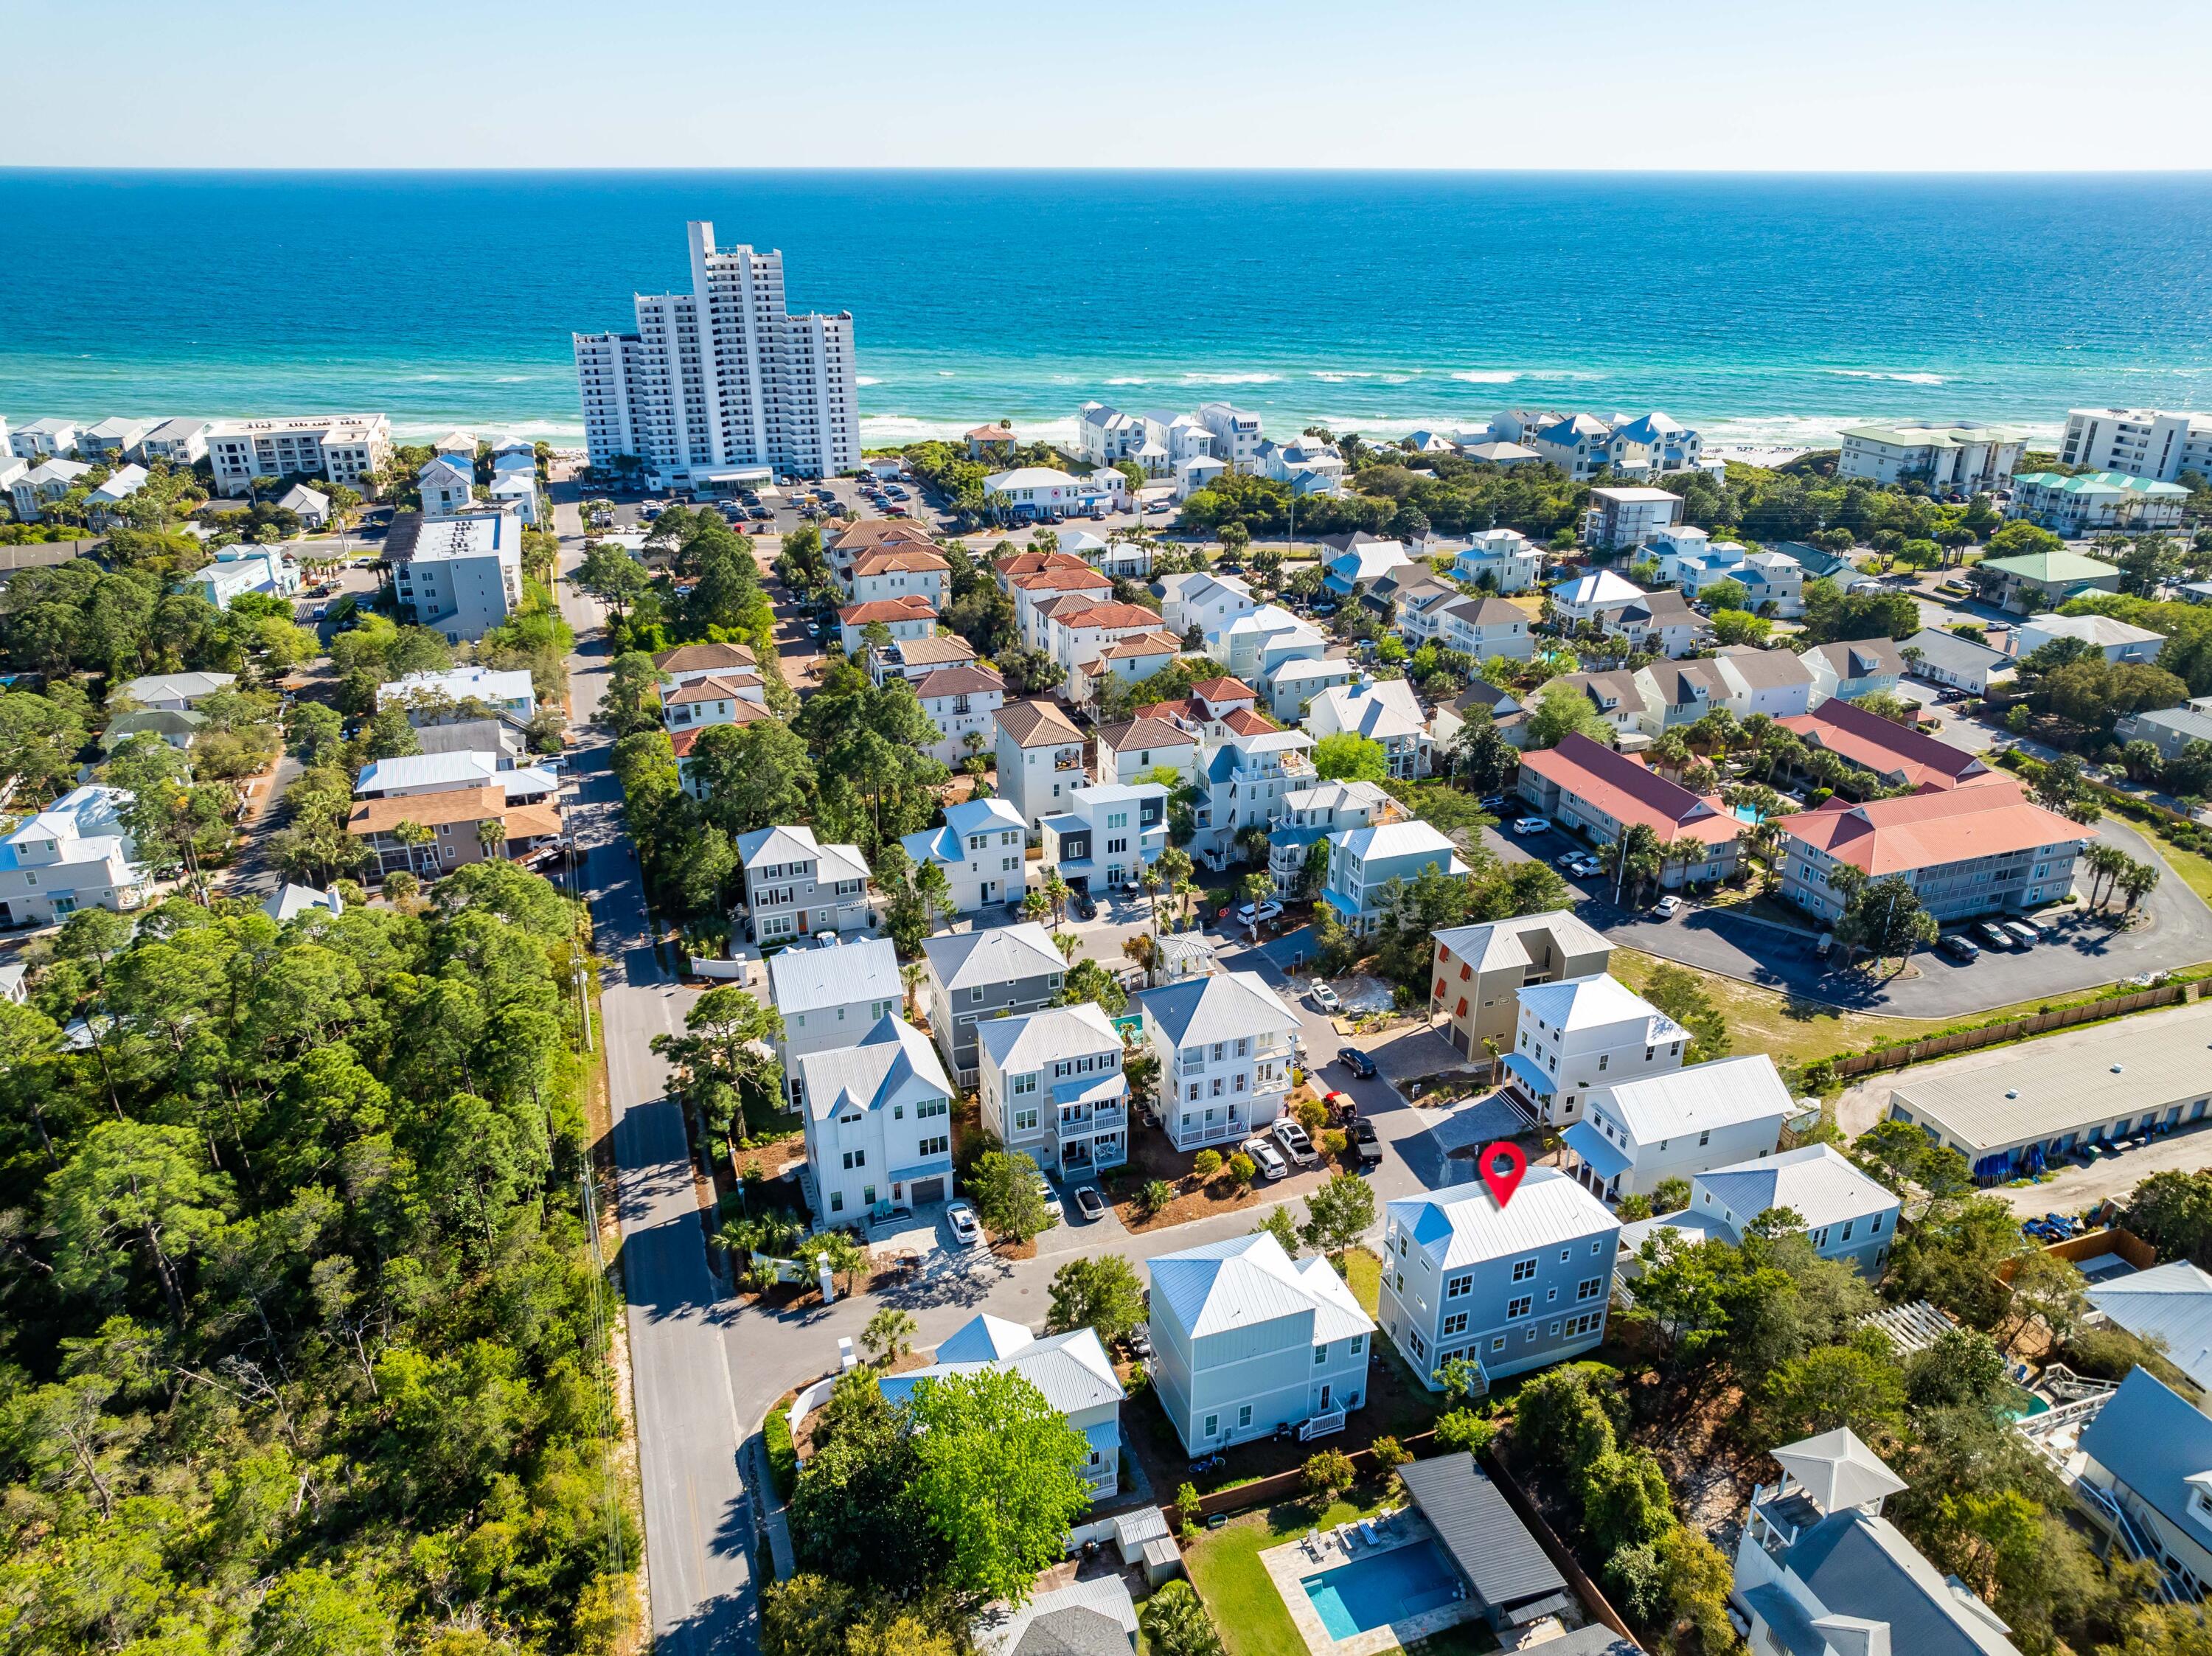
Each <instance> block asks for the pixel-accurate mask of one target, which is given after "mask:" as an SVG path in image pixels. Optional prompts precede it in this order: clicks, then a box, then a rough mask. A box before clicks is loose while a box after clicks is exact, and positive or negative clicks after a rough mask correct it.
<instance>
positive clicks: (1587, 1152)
mask: <svg viewBox="0 0 2212 1656" xmlns="http://www.w3.org/2000/svg"><path fill="white" fill-rule="evenodd" d="M1559 1138H1560V1141H1561V1142H1562V1143H1565V1145H1566V1147H1567V1148H1568V1149H1571V1150H1572V1151H1573V1152H1574V1153H1575V1154H1576V1155H1577V1156H1580V1157H1582V1159H1583V1161H1584V1162H1587V1163H1589V1165H1590V1166H1591V1167H1593V1168H1596V1169H1597V1174H1598V1177H1600V1178H1601V1179H1605V1180H1613V1179H1617V1178H1619V1177H1620V1175H1621V1174H1624V1173H1626V1172H1627V1171H1628V1170H1629V1169H1630V1168H1632V1167H1634V1166H1635V1165H1636V1164H1635V1163H1634V1162H1631V1161H1630V1160H1629V1159H1628V1158H1627V1157H1626V1156H1624V1155H1622V1154H1621V1151H1620V1145H1618V1144H1616V1143H1613V1141H1612V1140H1611V1139H1609V1138H1607V1137H1606V1136H1605V1135H1604V1134H1603V1133H1601V1132H1600V1131H1598V1130H1597V1129H1596V1128H1595V1127H1593V1126H1592V1125H1590V1124H1589V1122H1587V1121H1577V1122H1576V1123H1575V1125H1573V1126H1571V1127H1570V1128H1568V1129H1567V1130H1566V1131H1565V1132H1563V1133H1561V1134H1560V1135H1559Z"/></svg>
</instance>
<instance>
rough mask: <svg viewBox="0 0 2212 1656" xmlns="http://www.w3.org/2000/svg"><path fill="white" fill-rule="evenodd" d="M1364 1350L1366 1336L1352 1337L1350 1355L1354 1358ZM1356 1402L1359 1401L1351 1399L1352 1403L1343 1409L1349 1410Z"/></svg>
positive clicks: (1356, 1335)
mask: <svg viewBox="0 0 2212 1656" xmlns="http://www.w3.org/2000/svg"><path fill="white" fill-rule="evenodd" d="M1366 1349H1367V1336H1366V1335H1364V1334H1354V1335H1353V1336H1352V1356H1355V1357H1356V1356H1358V1355H1359V1354H1360V1353H1361V1352H1363V1351H1364V1350H1366ZM1358 1401H1359V1399H1358V1398H1352V1403H1347V1404H1345V1407H1346V1408H1347V1409H1349V1408H1351V1407H1352V1404H1356V1403H1358Z"/></svg>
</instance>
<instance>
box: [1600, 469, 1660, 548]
mask: <svg viewBox="0 0 2212 1656" xmlns="http://www.w3.org/2000/svg"><path fill="white" fill-rule="evenodd" d="M1681 520H1682V497H1681V496H1680V495H1679V494H1672V493H1670V492H1668V490H1666V489H1663V488H1649V487H1645V486H1642V485H1634V486H1631V487H1628V488H1593V489H1592V490H1590V494H1589V510H1588V511H1587V512H1585V513H1583V544H1585V545H1587V546H1594V547H1597V548H1600V549H1609V550H1613V551H1620V550H1622V549H1625V548H1628V547H1632V546H1641V545H1643V544H1644V542H1646V541H1648V540H1650V538H1651V537H1653V536H1654V535H1656V534H1657V533H1658V532H1659V531H1661V530H1662V529H1666V528H1668V527H1669V526H1670V525H1674V524H1678V523H1680V521H1681Z"/></svg>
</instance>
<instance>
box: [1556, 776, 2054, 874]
mask: <svg viewBox="0 0 2212 1656" xmlns="http://www.w3.org/2000/svg"><path fill="white" fill-rule="evenodd" d="M1522 762H1523V763H1526V762H1527V761H1522ZM1781 828H1782V832H1783V833H1784V834H1785V835H1786V836H1788V837H1789V838H1790V839H1792V840H1802V841H1803V842H1804V843H1805V844H1806V845H1808V846H1814V847H1817V848H1818V849H1819V850H1820V851H1823V852H1826V853H1827V854H1828V855H1829V856H1830V857H1832V858H1835V859H1836V860H1837V861H1838V862H1844V863H1849V864H1850V865H1851V866H1852V867H1853V868H1856V869H1857V870H1860V871H1861V872H1863V873H1864V874H1866V875H1868V876H1869V877H1871V878H1875V879H1880V878H1881V877H1883V876H1885V875H1889V874H1910V873H1913V872H1915V871H1917V870H1922V869H1928V868H1937V867H1941V866H1942V865H1943V864H1947V863H1967V862H1974V861H1978V860H1979V859H1981V858H1986V857H2003V856H2008V855H2010V854H2012V853H2014V852H2024V851H2035V850H2038V849H2040V848H2042V847H2044V846H2059V845H2069V844H2070V845H2076V846H2078V845H2081V844H2085V843H2087V841H2089V840H2093V839H2095V838H2096V837H2097V835H2096V830H2095V829H2093V828H2085V827H2083V826H2082V825H2081V823H2079V822H2073V821H2071V820H2069V818H2067V817H2063V816H2060V815H2059V814H2058V813H2057V811H2055V810H2045V809H2044V808H2043V807H2042V806H2041V805H2039V804H2035V803H2034V802H2033V801H2032V800H2031V799H2029V798H2028V797H2027V794H2026V793H2025V792H2022V791H2021V786H2020V784H2019V783H2017V782H2014V781H2010V780H2007V779H1996V780H1993V781H1990V782H1988V783H1984V784H1980V785H1978V786H1973V787H1964V788H1948V789H1942V790H1938V791H1931V792H1926V793H1913V794H1906V795H1904V796H1902V797H1900V798H1895V799H1874V800H1869V802H1867V803H1866V804H1863V805H1853V804H1846V803H1844V801H1842V800H1838V799H1831V800H1830V801H1829V802H1828V803H1827V804H1825V805H1823V806H1821V807H1820V809H1819V810H1807V811H1800V812H1799V813H1798V814H1797V815H1796V816H1785V817H1784V818H1782V819H1781Z"/></svg>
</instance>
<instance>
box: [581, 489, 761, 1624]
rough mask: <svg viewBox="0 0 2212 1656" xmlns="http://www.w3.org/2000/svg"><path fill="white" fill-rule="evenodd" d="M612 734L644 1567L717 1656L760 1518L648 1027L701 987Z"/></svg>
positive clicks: (605, 925)
mask: <svg viewBox="0 0 2212 1656" xmlns="http://www.w3.org/2000/svg"><path fill="white" fill-rule="evenodd" d="M556 525H557V526H558V527H559V529H560V530H561V531H562V570H563V573H566V571H567V570H568V568H570V567H573V566H574V563H575V562H576V561H579V560H580V556H581V552H580V544H579V543H577V542H576V541H575V540H574V537H576V536H578V534H579V532H580V527H581V525H580V523H579V521H578V519H577V518H576V515H575V508H574V507H573V506H568V505H562V506H560V507H556ZM561 600H562V613H563V614H564V615H566V616H567V617H568V622H569V624H570V625H571V626H572V627H573V628H574V629H575V633H576V637H577V649H576V652H575V654H574V655H573V656H572V657H571V658H569V663H568V682H569V688H570V695H571V699H572V713H571V722H572V723H573V724H574V725H575V726H576V728H578V729H579V730H582V729H584V727H585V726H586V724H587V722H588V721H589V719H591V717H592V713H593V712H594V711H595V710H596V708H597V707H598V706H599V696H600V694H601V691H602V690H603V689H604V688H605V677H606V669H607V654H606V643H605V633H604V632H603V631H602V630H601V616H600V614H599V607H598V605H596V604H593V603H592V600H591V599H589V598H588V597H586V596H585V595H584V594H582V593H580V592H578V591H574V590H573V589H572V588H570V587H569V586H568V585H567V584H566V583H565V582H564V583H563V584H562V588H561ZM608 754H609V749H608V744H607V743H606V740H605V735H604V733H599V732H594V733H592V734H590V735H589V736H587V737H586V743H585V745H584V746H583V747H582V748H581V749H579V750H576V751H575V752H574V754H573V755H572V758H573V763H574V768H575V770H576V772H577V773H578V776H579V780H580V789H579V792H578V794H577V796H576V797H575V798H574V799H573V800H572V802H571V804H570V805H569V810H568V821H569V824H570V826H571V828H572V829H573V830H574V834H575V836H576V839H577V841H578V844H579V845H580V846H582V847H584V848H585V849H586V860H585V866H584V876H583V879H584V884H585V886H586V889H587V891H588V894H589V896H590V901H591V905H592V922H593V926H594V935H595V940H596V943H597V945H598V949H599V954H600V955H601V957H602V958H603V959H604V960H605V961H606V965H605V968H604V970H603V972H602V974H601V979H600V983H601V996H600V1018H601V1024H600V1038H601V1040H602V1041H603V1042H604V1044H605V1052H606V1057H607V1083H608V1094H609V1103H610V1108H611V1113H612V1119H613V1136H614V1151H615V1159H616V1163H617V1168H618V1169H619V1187H620V1199H619V1210H618V1213H619V1218H620V1222H621V1227H622V1238H623V1241H622V1264H623V1285H624V1288H625V1290H626V1293H627V1295H628V1299H629V1344H630V1365H631V1372H632V1377H633V1378H632V1385H633V1389H634V1392H635V1399H636V1406H637V1448H638V1468H639V1475H640V1479H641V1483H642V1485H643V1491H644V1504H645V1538H646V1545H645V1552H646V1574H647V1584H648V1586H649V1588H650V1590H651V1594H652V1604H653V1640H654V1646H655V1648H656V1649H658V1650H660V1651H664V1652H674V1653H685V1656H695V1653H696V1656H707V1653H726V1652H740V1651H750V1650H751V1649H752V1648H754V1643H755V1641H754V1623H755V1618H756V1616H757V1598H756V1596H755V1593H754V1591H753V1580H752V1570H751V1563H750V1554H749V1552H748V1550H747V1548H748V1544H749V1541H750V1536H751V1532H752V1528H753V1522H752V1514H751V1512H750V1507H748V1505H747V1500H746V1494H745V1488H744V1480H743V1478H742V1477H741V1476H740V1475H739V1471H738V1459H737V1453H738V1442H739V1436H738V1422H737V1418H736V1416H735V1414H734V1412H733V1410H732V1395H733V1393H732V1385H731V1375H730V1363H731V1361H732V1354H731V1348H730V1347H729V1346H728V1345H727V1344H726V1342H725V1341H724V1340H723V1339H722V1338H720V1336H721V1333H722V1326H723V1323H724V1320H725V1318H726V1314H727V1308H726V1305H725V1304H724V1302H723V1301H722V1299H721V1295H720V1288H719V1285H718V1284H717V1283H716V1281H715V1278H714V1273H713V1272H712V1271H710V1270H709V1269H708V1265H707V1250H706V1240H705V1231H704V1229H703V1228H702V1222H701V1218H700V1214H699V1209H698V1205H697V1202H696V1198H695V1197H694V1195H693V1185H692V1176H691V1161H690V1151H689V1149H688V1148H687V1145H686V1143H685V1137H684V1120H683V1116H682V1114H681V1113H680V1111H679V1110H678V1107H677V1105H676V1104H675V1102H674V1101H672V1100H671V1099H670V1098H669V1097H668V1096H667V1095H666V1094H665V1091H664V1089H663V1083H664V1078H665V1075H666V1066H665V1064H664V1063H663V1061H662V1060H661V1059H659V1058H658V1057H656V1056H655V1055H654V1054H653V1052H652V1051H651V1050H650V1043H651V1041H652V1039H653V1036H654V1035H656V1034H663V1033H671V1032H674V1031H677V1030H679V1029H681V1028H682V1027H683V1020H684V1009H685V1007H686V1006H687V1005H688V1004H690V999H691V998H692V992H690V991H687V990H685V989H684V988H683V987H682V986H680V985H678V984H677V983H676V982H675V981H674V980H671V979H670V978H669V977H668V976H667V975H666V974H664V973H663V972H662V971H661V969H660V967H659V963H658V962H657V961H655V959H654V958H653V946H652V939H651V932H650V930H649V925H648V922H647V915H646V909H645V900H644V893H643V890H642V888H641V883H640V877H639V873H638V865H637V863H636V861H635V858H634V857H633V855H632V853H631V850H630V846H629V836H628V834H626V833H625V832H624V831H623V824H622V806H621V789H620V787H619V786H618V785H617V783H616V781H615V778H614V775H613V773H612V772H611V770H609V769H608Z"/></svg>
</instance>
